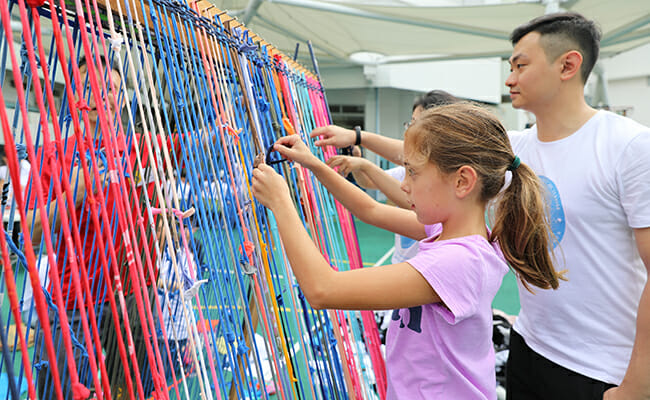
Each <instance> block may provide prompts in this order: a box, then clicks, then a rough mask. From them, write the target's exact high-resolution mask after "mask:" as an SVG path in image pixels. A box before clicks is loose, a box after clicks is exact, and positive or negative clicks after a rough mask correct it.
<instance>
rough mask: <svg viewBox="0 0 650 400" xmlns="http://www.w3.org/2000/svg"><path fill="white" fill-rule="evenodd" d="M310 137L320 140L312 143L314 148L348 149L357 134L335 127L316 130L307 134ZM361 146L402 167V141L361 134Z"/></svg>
mask: <svg viewBox="0 0 650 400" xmlns="http://www.w3.org/2000/svg"><path fill="white" fill-rule="evenodd" d="M309 136H310V137H312V138H315V137H318V136H320V137H321V138H320V139H319V140H317V141H316V142H314V144H315V145H316V146H320V147H323V146H328V145H329V146H334V147H336V148H341V147H348V146H352V145H353V144H355V141H356V137H357V134H356V132H355V131H354V130H352V129H345V128H341V127H340V126H336V125H328V126H322V127H320V128H316V129H314V130H313V131H311V133H310V134H309ZM359 144H360V145H361V146H363V147H365V148H366V149H368V150H370V151H372V152H373V153H375V154H378V155H380V156H382V157H384V158H385V159H387V160H388V161H391V162H392V163H394V164H398V165H402V163H403V162H404V161H403V158H404V141H402V140H399V139H393V138H389V137H386V136H382V135H378V134H376V133H372V132H366V131H362V132H361V142H360V143H359Z"/></svg>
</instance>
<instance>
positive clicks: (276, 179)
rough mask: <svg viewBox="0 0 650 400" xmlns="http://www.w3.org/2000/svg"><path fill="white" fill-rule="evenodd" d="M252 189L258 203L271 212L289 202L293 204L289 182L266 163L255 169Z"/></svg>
mask: <svg viewBox="0 0 650 400" xmlns="http://www.w3.org/2000/svg"><path fill="white" fill-rule="evenodd" d="M252 189H253V196H255V198H256V199H257V201H259V202H260V203H262V204H263V205H264V207H266V208H268V209H270V210H271V211H273V209H274V208H275V207H278V206H280V207H282V206H284V205H285V204H287V202H288V203H291V197H290V194H289V187H288V186H287V182H285V180H284V178H283V177H282V176H281V175H279V174H278V173H277V172H275V170H274V169H273V168H272V167H270V166H268V165H266V164H264V163H261V164H260V165H258V166H257V168H255V169H253V186H252Z"/></svg>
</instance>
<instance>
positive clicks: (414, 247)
mask: <svg viewBox="0 0 650 400" xmlns="http://www.w3.org/2000/svg"><path fill="white" fill-rule="evenodd" d="M384 172H386V173H387V174H388V175H390V176H392V177H393V178H395V179H397V180H398V181H400V182H402V181H403V180H404V175H405V174H406V170H405V169H404V167H395V168H390V169H387V170H386V171H384ZM417 253H418V241H417V240H415V239H411V238H409V237H406V236H401V235H397V234H395V251H394V252H393V257H392V258H391V262H392V263H393V264H399V263H401V262H404V261H406V260H408V259H410V258H413V257H415V255H416V254H417Z"/></svg>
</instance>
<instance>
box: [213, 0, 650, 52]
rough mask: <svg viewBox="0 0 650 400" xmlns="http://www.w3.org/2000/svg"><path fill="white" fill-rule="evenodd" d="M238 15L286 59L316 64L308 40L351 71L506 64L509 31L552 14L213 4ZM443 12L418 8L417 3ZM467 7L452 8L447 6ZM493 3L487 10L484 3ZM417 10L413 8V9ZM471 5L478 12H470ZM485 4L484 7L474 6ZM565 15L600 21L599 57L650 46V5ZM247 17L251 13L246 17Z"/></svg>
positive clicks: (585, 0)
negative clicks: (368, 62) (456, 62)
mask: <svg viewBox="0 0 650 400" xmlns="http://www.w3.org/2000/svg"><path fill="white" fill-rule="evenodd" d="M211 2H212V3H213V4H214V5H215V6H217V7H218V8H220V9H222V10H226V11H228V13H229V14H231V15H235V16H237V17H238V18H239V19H240V21H241V22H245V25H246V26H247V27H248V28H249V29H250V30H251V31H253V32H255V33H256V34H258V35H259V36H261V37H263V38H264V40H266V41H267V42H269V43H271V44H273V45H274V46H275V47H277V48H278V49H280V50H281V51H282V52H284V53H285V54H288V55H293V54H294V51H295V48H296V43H297V42H300V43H301V49H302V50H301V52H300V57H299V61H300V62H301V63H302V64H303V65H311V61H310V59H309V54H308V52H307V51H304V50H305V47H303V46H305V44H304V43H305V42H306V41H307V40H311V41H312V43H313V46H314V50H315V53H316V57H317V59H318V60H319V64H320V65H330V64H333V65H341V64H351V63H353V62H352V61H351V60H350V55H352V54H354V53H357V52H371V53H378V54H380V55H383V56H385V58H382V59H381V60H382V62H400V61H412V60H414V61H418V60H435V59H463V58H477V57H495V56H496V57H503V58H507V57H508V56H509V55H510V52H511V50H512V46H511V44H510V41H509V34H510V32H511V31H512V30H513V29H514V28H515V27H517V26H518V25H520V24H521V23H524V22H526V21H528V20H530V19H532V18H534V17H536V16H539V15H543V14H544V13H545V11H546V10H547V3H548V1H530V0H522V1H517V2H513V1H506V0H502V1H498V0H484V1H479V0H474V1H467V0H458V1H452V0H447V1H442V0H438V1H428V2H426V1H422V0H420V1H413V0H412V1H408V0H402V1H399V0H395V1H344V0H339V1H335V0H330V1H316V0H250V1H249V0H230V1H228V0H224V1H220V0H211ZM427 3H428V4H446V6H418V4H427ZM454 3H455V4H464V5H461V6H449V4H454ZM485 3H489V4H485ZM414 4H415V5H414ZM467 4H473V5H467ZM477 4H482V5H477ZM559 6H560V7H562V8H563V9H564V10H568V11H577V12H580V13H582V14H584V15H585V16H587V17H588V18H592V19H595V20H596V21H598V23H599V24H600V26H601V29H602V30H603V40H602V44H601V45H602V55H603V56H605V57H606V56H609V55H613V54H617V53H620V52H623V51H626V50H630V49H632V48H635V47H637V46H640V45H642V44H645V43H648V42H650V1H648V0H625V1H624V2H623V1H611V0H571V1H560V2H559ZM247 8H248V11H249V13H248V14H247V13H246V11H247Z"/></svg>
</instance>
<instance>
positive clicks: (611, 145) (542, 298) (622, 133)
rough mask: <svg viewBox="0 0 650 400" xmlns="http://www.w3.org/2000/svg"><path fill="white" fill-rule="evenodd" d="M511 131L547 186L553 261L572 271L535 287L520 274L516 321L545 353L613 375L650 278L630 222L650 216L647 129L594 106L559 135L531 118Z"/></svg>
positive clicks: (581, 369)
mask: <svg viewBox="0 0 650 400" xmlns="http://www.w3.org/2000/svg"><path fill="white" fill-rule="evenodd" d="M510 140H511V142H512V146H513V149H514V151H515V154H516V155H518V156H519V157H520V158H521V160H522V162H524V163H526V164H528V165H529V166H530V167H531V168H532V169H533V170H534V171H535V172H536V173H537V175H538V176H540V178H541V179H542V182H543V183H544V185H545V186H546V188H547V190H548V195H549V205H550V211H549V212H550V217H551V225H552V229H553V232H554V234H555V236H556V239H557V241H559V245H557V244H556V247H555V256H556V259H557V269H558V270H563V269H566V270H567V271H568V273H567V278H568V279H569V280H568V281H567V282H561V283H560V288H559V289H558V290H555V291H554V290H540V289H537V290H535V294H531V293H529V292H528V291H527V290H526V289H525V288H523V286H522V285H521V284H519V296H520V300H521V313H520V315H519V317H518V318H517V322H516V323H515V330H516V331H517V332H518V333H520V334H521V335H522V336H523V338H524V339H525V341H526V343H527V344H528V346H530V347H531V348H532V349H533V350H534V351H535V352H537V353H539V354H541V355H542V356H544V357H546V358H548V359H550V360H551V361H553V362H555V363H557V364H560V365H562V366H564V367H566V368H568V369H570V370H573V371H576V372H578V373H580V374H583V375H586V376H589V377H591V378H594V379H598V380H601V381H604V382H608V383H613V384H617V385H618V384H620V383H621V381H622V379H623V375H624V374H625V371H626V369H627V366H628V363H629V360H630V355H631V352H632V347H633V344H634V336H635V330H636V315H637V309H638V306H639V300H640V298H641V292H642V291H643V288H644V286H645V283H646V280H647V272H646V268H645V266H644V264H643V262H642V260H641V258H640V256H639V253H638V250H637V247H636V242H635V240H634V232H633V228H644V227H649V226H650V129H648V128H647V127H644V126H642V125H640V124H638V123H636V122H634V121H632V120H630V119H628V118H624V117H621V116H618V115H616V114H613V113H611V112H607V111H599V112H598V113H597V114H596V115H595V116H594V117H592V118H591V119H590V120H589V121H587V123H585V125H583V126H582V127H581V128H580V129H579V130H578V131H576V132H575V133H574V134H572V135H571V136H569V137H566V138H564V139H561V140H557V141H554V142H540V141H539V140H538V139H537V127H536V126H533V127H532V128H530V129H527V130H525V131H523V132H510ZM515 173H516V172H515Z"/></svg>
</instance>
